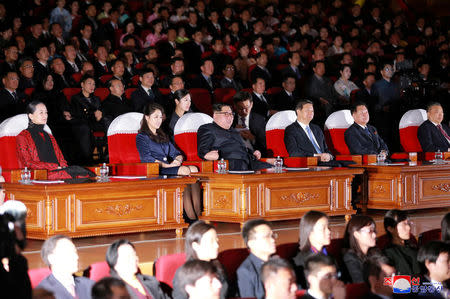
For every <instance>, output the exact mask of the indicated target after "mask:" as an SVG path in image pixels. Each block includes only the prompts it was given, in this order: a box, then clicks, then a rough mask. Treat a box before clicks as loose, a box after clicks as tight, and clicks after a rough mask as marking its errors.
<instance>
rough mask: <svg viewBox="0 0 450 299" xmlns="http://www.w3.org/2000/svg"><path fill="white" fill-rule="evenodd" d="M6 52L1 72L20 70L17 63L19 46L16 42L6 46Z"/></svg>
mask: <svg viewBox="0 0 450 299" xmlns="http://www.w3.org/2000/svg"><path fill="white" fill-rule="evenodd" d="M4 54H5V60H4V61H3V62H2V63H1V64H0V73H1V74H5V73H8V72H17V71H18V70H19V69H18V65H17V59H18V57H19V50H18V49H17V46H16V45H14V44H10V45H8V46H7V47H6V48H5V51H4Z"/></svg>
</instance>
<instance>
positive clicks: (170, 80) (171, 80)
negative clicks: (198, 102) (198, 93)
mask: <svg viewBox="0 0 450 299" xmlns="http://www.w3.org/2000/svg"><path fill="white" fill-rule="evenodd" d="M176 78H180V79H181V81H183V83H184V79H183V77H182V76H180V75H175V76H172V77H170V79H169V85H172V84H173V80H174V79H176Z"/></svg>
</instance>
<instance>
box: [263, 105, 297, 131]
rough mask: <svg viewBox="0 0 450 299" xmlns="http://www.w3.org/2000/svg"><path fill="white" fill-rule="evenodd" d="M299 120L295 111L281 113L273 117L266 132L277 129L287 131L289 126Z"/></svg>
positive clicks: (267, 125)
mask: <svg viewBox="0 0 450 299" xmlns="http://www.w3.org/2000/svg"><path fill="white" fill-rule="evenodd" d="M296 120H297V114H295V111H294V110H285V111H280V112H277V113H275V114H274V115H272V117H270V118H269V121H268V122H267V124H266V132H267V131H271V130H276V129H279V130H280V129H282V130H284V129H286V127H287V126H289V125H290V124H292V123H293V122H295V121H296Z"/></svg>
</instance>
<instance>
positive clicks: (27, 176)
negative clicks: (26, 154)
mask: <svg viewBox="0 0 450 299" xmlns="http://www.w3.org/2000/svg"><path fill="white" fill-rule="evenodd" d="M20 178H21V181H20V182H21V183H22V184H30V183H31V171H30V170H29V169H28V167H25V168H24V169H23V170H22V171H21V172H20Z"/></svg>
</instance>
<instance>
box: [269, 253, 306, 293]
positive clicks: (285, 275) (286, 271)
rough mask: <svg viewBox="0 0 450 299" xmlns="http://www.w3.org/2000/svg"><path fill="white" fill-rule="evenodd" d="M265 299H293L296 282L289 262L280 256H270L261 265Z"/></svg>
mask: <svg viewBox="0 0 450 299" xmlns="http://www.w3.org/2000/svg"><path fill="white" fill-rule="evenodd" d="M261 280H262V283H263V285H264V291H265V294H266V296H265V298H266V299H295V298H297V296H296V294H295V293H296V291H297V283H296V279H295V272H294V270H293V269H292V266H291V264H289V262H288V261H285V260H283V259H281V258H278V257H275V258H270V259H269V260H268V261H267V262H265V263H264V264H263V266H262V267H261Z"/></svg>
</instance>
